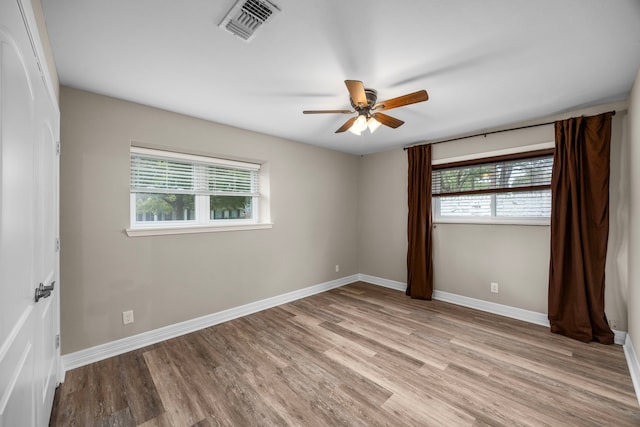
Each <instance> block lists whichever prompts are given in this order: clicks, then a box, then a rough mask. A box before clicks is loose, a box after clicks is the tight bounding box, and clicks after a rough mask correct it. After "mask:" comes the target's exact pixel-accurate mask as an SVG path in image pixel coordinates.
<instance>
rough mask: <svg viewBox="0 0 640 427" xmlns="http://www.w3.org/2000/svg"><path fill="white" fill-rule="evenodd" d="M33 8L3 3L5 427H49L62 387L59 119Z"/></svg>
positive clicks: (0, 113)
mask: <svg viewBox="0 0 640 427" xmlns="http://www.w3.org/2000/svg"><path fill="white" fill-rule="evenodd" d="M32 13H33V12H32V10H31V4H30V2H29V1H28V0H25V1H22V0H0V427H9V426H46V425H47V424H48V421H49V416H50V413H51V405H52V401H53V392H54V390H55V386H56V383H57V370H58V365H59V350H58V348H57V342H56V335H57V334H58V330H59V321H58V319H59V314H58V313H59V302H58V290H57V288H56V289H54V290H53V292H51V293H49V294H48V295H47V293H46V292H44V294H43V296H45V297H44V298H41V299H39V301H38V302H36V301H35V289H36V288H37V287H38V286H39V285H40V283H42V285H43V287H44V286H50V285H52V284H53V282H56V284H57V282H58V252H57V250H56V236H57V233H58V195H57V193H58V191H57V190H58V184H57V183H58V176H57V175H58V157H57V154H56V145H57V140H58V132H59V130H58V123H59V118H58V117H59V115H58V112H57V107H55V104H54V103H53V102H52V101H51V99H50V97H49V91H48V90H47V88H46V86H45V83H44V79H43V77H42V74H41V73H42V72H43V71H41V70H42V69H43V68H44V67H42V66H39V64H38V60H37V56H36V53H35V52H36V51H35V49H34V48H33V46H32V40H33V43H35V42H37V40H38V38H37V35H36V36H34V34H30V33H29V31H28V30H27V22H31V23H33V22H34V20H33V16H32Z"/></svg>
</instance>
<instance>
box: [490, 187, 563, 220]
mask: <svg viewBox="0 0 640 427" xmlns="http://www.w3.org/2000/svg"><path fill="white" fill-rule="evenodd" d="M496 216H503V217H519V218H549V216H551V190H543V191H531V192H517V193H498V194H496Z"/></svg>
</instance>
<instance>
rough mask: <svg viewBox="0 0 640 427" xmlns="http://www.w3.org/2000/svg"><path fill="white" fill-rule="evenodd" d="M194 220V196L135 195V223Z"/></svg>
mask: <svg viewBox="0 0 640 427" xmlns="http://www.w3.org/2000/svg"><path fill="white" fill-rule="evenodd" d="M194 219H195V195H193V194H163V193H162V194H159V193H136V221H138V222H163V221H192V220H194Z"/></svg>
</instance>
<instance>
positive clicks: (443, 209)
mask: <svg viewBox="0 0 640 427" xmlns="http://www.w3.org/2000/svg"><path fill="white" fill-rule="evenodd" d="M438 216H441V217H456V216H491V195H490V194H476V195H470V196H446V197H440V212H439V215H438Z"/></svg>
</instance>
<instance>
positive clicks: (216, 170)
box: [131, 147, 260, 196]
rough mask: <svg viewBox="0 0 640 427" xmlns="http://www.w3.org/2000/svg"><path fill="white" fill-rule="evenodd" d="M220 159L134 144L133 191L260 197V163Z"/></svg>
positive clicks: (132, 158)
mask: <svg viewBox="0 0 640 427" xmlns="http://www.w3.org/2000/svg"><path fill="white" fill-rule="evenodd" d="M172 155H175V157H176V158H172ZM217 160H218V159H215V158H209V157H201V156H193V155H181V154H180V153H171V152H166V151H159V150H151V149H146V148H136V147H132V149H131V192H134V193H165V194H194V193H195V194H206V195H227V196H259V193H260V192H259V169H260V165H257V164H254V163H243V162H237V161H228V160H224V159H220V163H218V162H217Z"/></svg>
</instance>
